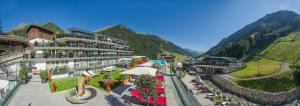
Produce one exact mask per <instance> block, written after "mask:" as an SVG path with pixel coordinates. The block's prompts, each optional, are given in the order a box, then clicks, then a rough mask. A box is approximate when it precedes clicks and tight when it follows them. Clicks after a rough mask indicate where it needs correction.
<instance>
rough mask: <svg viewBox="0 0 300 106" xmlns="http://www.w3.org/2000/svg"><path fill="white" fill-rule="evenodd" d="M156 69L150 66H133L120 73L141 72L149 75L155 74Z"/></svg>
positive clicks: (136, 73) (137, 73)
mask: <svg viewBox="0 0 300 106" xmlns="http://www.w3.org/2000/svg"><path fill="white" fill-rule="evenodd" d="M156 72H157V69H155V68H150V67H135V68H132V69H129V70H127V71H124V72H122V73H121V74H131V75H142V74H149V75H151V76H155V75H156Z"/></svg>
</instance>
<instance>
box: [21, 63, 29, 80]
mask: <svg viewBox="0 0 300 106" xmlns="http://www.w3.org/2000/svg"><path fill="white" fill-rule="evenodd" d="M20 67H21V70H20V72H19V77H20V78H21V79H26V78H27V76H28V72H27V70H26V67H25V65H24V64H20Z"/></svg>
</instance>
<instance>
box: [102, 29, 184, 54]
mask: <svg viewBox="0 0 300 106" xmlns="http://www.w3.org/2000/svg"><path fill="white" fill-rule="evenodd" d="M96 33H99V34H105V35H109V36H111V37H115V38H119V39H122V40H125V41H128V43H129V45H130V46H131V47H132V48H133V50H134V53H135V55H145V56H148V57H150V58H153V59H155V58H156V54H157V53H160V52H161V51H163V50H165V51H168V52H171V53H174V54H175V53H176V54H177V55H178V54H181V55H190V53H189V52H188V51H186V50H185V49H183V48H181V47H179V46H177V45H175V44H173V43H172V42H169V41H167V40H164V39H162V38H160V37H158V36H156V35H153V34H143V33H137V32H135V31H133V30H131V29H129V28H127V27H126V26H124V25H114V26H111V27H107V28H104V29H102V30H97V31H96Z"/></svg>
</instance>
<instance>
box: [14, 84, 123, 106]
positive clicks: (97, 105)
mask: <svg viewBox="0 0 300 106" xmlns="http://www.w3.org/2000/svg"><path fill="white" fill-rule="evenodd" d="M65 93H66V91H62V92H57V93H51V92H50V89H49V87H48V85H47V84H41V83H40V82H29V83H28V84H26V85H21V86H20V87H19V89H18V90H17V91H16V93H15V95H13V96H12V98H11V101H10V102H9V103H8V106H74V104H71V103H69V102H67V101H66V99H65ZM120 105H122V103H121V102H120V101H119V100H118V99H117V98H115V97H114V96H113V95H111V94H110V93H106V92H104V91H101V90H99V89H97V96H96V97H95V98H93V99H91V100H89V101H88V102H87V103H85V104H76V106H120Z"/></svg>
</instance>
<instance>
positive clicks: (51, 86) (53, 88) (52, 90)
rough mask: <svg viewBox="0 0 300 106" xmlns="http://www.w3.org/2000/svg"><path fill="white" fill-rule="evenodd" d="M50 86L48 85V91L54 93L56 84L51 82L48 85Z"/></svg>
mask: <svg viewBox="0 0 300 106" xmlns="http://www.w3.org/2000/svg"><path fill="white" fill-rule="evenodd" d="M50 84H51V85H50V89H51V92H56V88H57V87H56V84H55V83H54V82H51V83H50Z"/></svg>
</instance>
